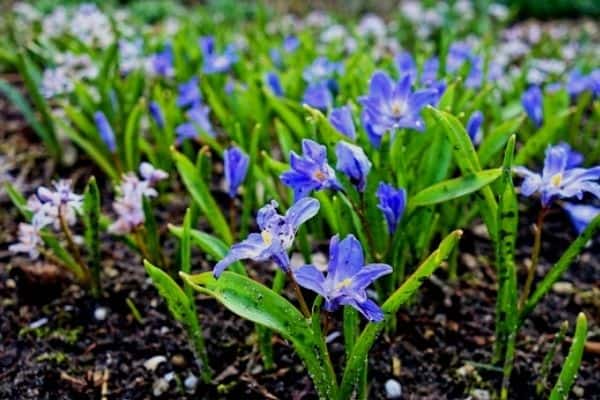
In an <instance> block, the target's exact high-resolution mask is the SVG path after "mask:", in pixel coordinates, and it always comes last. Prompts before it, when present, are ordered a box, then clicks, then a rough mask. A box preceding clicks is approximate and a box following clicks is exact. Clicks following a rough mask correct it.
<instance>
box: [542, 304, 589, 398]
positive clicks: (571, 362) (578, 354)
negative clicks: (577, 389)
mask: <svg viewBox="0 0 600 400" xmlns="http://www.w3.org/2000/svg"><path fill="white" fill-rule="evenodd" d="M587 331H588V323H587V318H586V317H585V314H584V313H579V315H578V316H577V324H576V326H575V336H574V337H573V343H572V344H571V348H569V355H568V356H567V359H566V360H565V363H564V364H563V367H562V370H561V371H560V375H559V376H558V380H557V381H556V384H555V385H554V388H553V389H552V392H551V393H550V400H566V399H567V398H568V397H569V392H570V391H571V387H572V386H573V383H575V380H576V379H577V371H578V370H579V366H580V365H581V358H582V357H583V350H584V347H585V341H586V338H587Z"/></svg>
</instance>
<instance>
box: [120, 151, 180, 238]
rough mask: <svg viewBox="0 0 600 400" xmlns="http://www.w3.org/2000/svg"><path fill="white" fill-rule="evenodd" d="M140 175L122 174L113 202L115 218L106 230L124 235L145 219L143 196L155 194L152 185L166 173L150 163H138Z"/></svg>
mask: <svg viewBox="0 0 600 400" xmlns="http://www.w3.org/2000/svg"><path fill="white" fill-rule="evenodd" d="M139 172H140V175H141V177H142V179H140V178H138V177H137V176H136V175H135V174H133V173H130V174H126V175H125V176H123V180H122V181H121V183H120V184H119V187H118V189H117V190H118V192H119V196H118V197H117V199H116V200H115V202H114V203H113V209H114V210H115V212H116V213H117V219H116V220H115V221H114V222H113V223H112V224H111V225H110V226H109V228H108V231H109V232H111V233H113V234H116V235H126V234H128V233H131V232H133V231H135V229H137V228H138V227H139V226H140V225H142V224H143V223H144V221H145V214H144V206H143V200H144V197H155V196H157V194H158V193H157V192H156V189H154V186H155V185H156V183H157V182H158V181H160V180H163V179H165V178H167V176H168V175H167V173H166V172H164V171H162V170H160V169H156V168H154V167H153V166H152V165H151V164H150V163H147V162H143V163H142V164H140V171H139Z"/></svg>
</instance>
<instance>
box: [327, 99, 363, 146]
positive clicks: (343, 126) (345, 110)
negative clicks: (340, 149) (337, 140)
mask: <svg viewBox="0 0 600 400" xmlns="http://www.w3.org/2000/svg"><path fill="white" fill-rule="evenodd" d="M329 122H331V125H333V127H334V128H335V129H337V130H338V131H339V132H340V133H341V134H342V135H345V136H347V137H349V138H350V139H352V140H354V139H356V128H355V127H354V121H352V112H351V111H350V107H348V106H343V107H338V108H334V109H333V110H331V113H330V114H329Z"/></svg>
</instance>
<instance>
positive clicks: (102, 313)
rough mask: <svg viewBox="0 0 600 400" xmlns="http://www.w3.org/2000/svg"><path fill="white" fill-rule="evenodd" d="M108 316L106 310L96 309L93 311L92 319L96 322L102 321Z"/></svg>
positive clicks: (102, 308)
mask: <svg viewBox="0 0 600 400" xmlns="http://www.w3.org/2000/svg"><path fill="white" fill-rule="evenodd" d="M107 315H108V308H106V307H98V308H96V309H95V310H94V318H95V319H96V321H104V320H105V319H106V316H107Z"/></svg>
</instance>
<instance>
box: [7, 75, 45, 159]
mask: <svg viewBox="0 0 600 400" xmlns="http://www.w3.org/2000/svg"><path fill="white" fill-rule="evenodd" d="M0 93H2V94H4V96H6V98H7V99H8V100H9V101H10V102H11V103H12V104H13V105H14V106H15V107H16V108H17V109H19V111H20V112H21V114H23V117H24V118H25V121H27V123H28V124H29V125H31V127H32V128H33V130H34V131H35V133H36V134H37V135H38V137H39V138H40V139H41V140H42V142H44V145H45V146H47V147H48V149H49V150H50V151H51V152H52V151H56V149H55V148H53V147H54V146H56V139H55V138H54V137H53V136H52V135H53V134H52V132H51V131H49V130H48V129H46V128H45V127H44V125H43V124H42V123H40V121H39V120H38V118H37V117H36V116H35V113H34V111H33V110H32V109H31V106H30V105H29V103H28V102H27V100H25V98H24V97H23V96H22V95H21V93H20V92H19V91H18V90H17V89H16V88H15V87H13V86H11V85H10V84H9V83H8V82H6V81H4V80H2V79H0Z"/></svg>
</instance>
